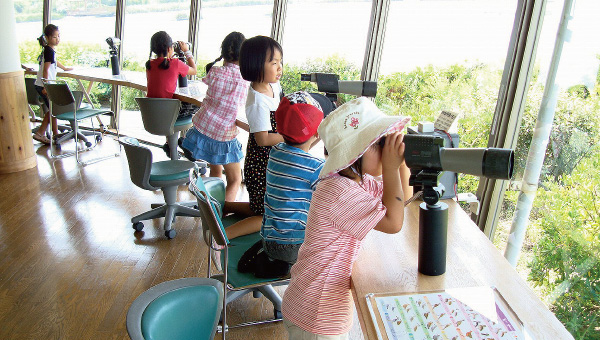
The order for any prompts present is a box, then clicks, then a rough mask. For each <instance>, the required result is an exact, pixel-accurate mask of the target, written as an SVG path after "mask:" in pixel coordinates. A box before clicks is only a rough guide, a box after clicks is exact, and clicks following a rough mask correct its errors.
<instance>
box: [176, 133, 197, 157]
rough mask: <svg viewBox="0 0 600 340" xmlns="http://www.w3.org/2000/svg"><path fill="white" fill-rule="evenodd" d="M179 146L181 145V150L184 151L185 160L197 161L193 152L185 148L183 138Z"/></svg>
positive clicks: (179, 141)
mask: <svg viewBox="0 0 600 340" xmlns="http://www.w3.org/2000/svg"><path fill="white" fill-rule="evenodd" d="M177 144H179V147H180V148H181V150H183V155H184V156H185V158H187V159H188V160H190V161H192V162H195V161H196V159H195V158H194V155H192V152H191V151H190V150H188V149H186V148H184V147H183V137H179V140H178V141H177Z"/></svg>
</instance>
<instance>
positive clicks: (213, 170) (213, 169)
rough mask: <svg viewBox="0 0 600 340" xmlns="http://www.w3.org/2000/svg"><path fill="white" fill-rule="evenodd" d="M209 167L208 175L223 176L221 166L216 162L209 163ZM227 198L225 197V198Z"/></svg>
mask: <svg viewBox="0 0 600 340" xmlns="http://www.w3.org/2000/svg"><path fill="white" fill-rule="evenodd" d="M209 167H210V174H209V176H210V177H218V178H221V177H223V166H222V165H218V164H209ZM225 200H227V198H225Z"/></svg>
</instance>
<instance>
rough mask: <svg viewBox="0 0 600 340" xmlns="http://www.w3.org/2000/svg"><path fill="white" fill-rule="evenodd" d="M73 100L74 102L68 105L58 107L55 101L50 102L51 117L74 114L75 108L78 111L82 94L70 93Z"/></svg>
mask: <svg viewBox="0 0 600 340" xmlns="http://www.w3.org/2000/svg"><path fill="white" fill-rule="evenodd" d="M71 94H72V95H73V98H74V99H75V101H74V102H73V103H70V104H68V105H59V104H57V103H56V102H55V101H52V103H51V105H52V115H53V116H57V115H59V114H61V113H67V112H74V111H75V108H77V109H79V107H80V106H81V101H82V100H83V92H82V91H71Z"/></svg>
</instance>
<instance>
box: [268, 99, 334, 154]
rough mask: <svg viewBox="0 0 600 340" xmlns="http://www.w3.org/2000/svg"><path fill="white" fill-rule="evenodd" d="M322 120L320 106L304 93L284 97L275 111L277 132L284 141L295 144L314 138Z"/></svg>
mask: <svg viewBox="0 0 600 340" xmlns="http://www.w3.org/2000/svg"><path fill="white" fill-rule="evenodd" d="M322 120H323V111H322V110H321V105H319V102H318V101H316V100H315V99H314V98H313V97H312V96H311V95H310V94H309V93H308V92H305V91H298V92H293V93H290V94H288V95H286V96H285V97H283V99H281V102H280V103H279V107H278V108H277V110H276V111H275V122H276V123H277V132H278V133H279V134H280V135H282V136H283V137H284V138H285V139H286V140H288V141H290V142H293V143H297V144H302V143H304V142H306V141H307V140H308V139H309V138H310V137H312V136H314V135H315V134H316V133H317V128H318V127H319V124H321V121H322Z"/></svg>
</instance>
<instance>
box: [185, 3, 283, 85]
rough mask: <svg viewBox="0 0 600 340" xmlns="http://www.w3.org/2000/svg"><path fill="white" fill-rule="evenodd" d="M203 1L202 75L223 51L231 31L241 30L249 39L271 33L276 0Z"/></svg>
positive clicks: (197, 57) (197, 59)
mask: <svg viewBox="0 0 600 340" xmlns="http://www.w3.org/2000/svg"><path fill="white" fill-rule="evenodd" d="M248 3H249V2H248V1H244V0H237V1H227V2H223V1H216V0H215V1H203V2H202V7H201V9H200V28H199V30H198V31H199V33H198V55H197V56H196V64H197V65H198V71H199V73H198V74H199V75H203V74H204V73H205V72H204V66H205V65H206V64H208V63H210V62H212V61H213V60H215V59H216V58H217V57H218V56H219V55H220V54H221V42H223V39H224V38H225V36H227V34H229V33H231V32H234V31H236V32H240V33H242V34H243V35H244V36H245V37H246V39H248V38H252V37H254V36H257V35H265V36H270V35H271V22H272V16H273V1H252V2H250V3H251V4H248Z"/></svg>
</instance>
